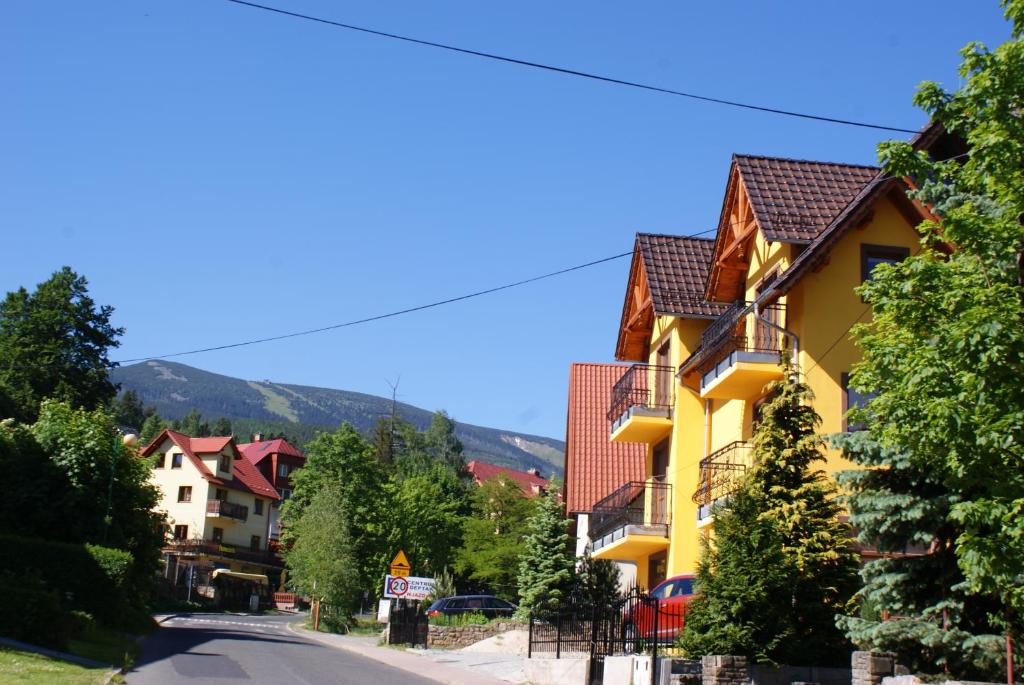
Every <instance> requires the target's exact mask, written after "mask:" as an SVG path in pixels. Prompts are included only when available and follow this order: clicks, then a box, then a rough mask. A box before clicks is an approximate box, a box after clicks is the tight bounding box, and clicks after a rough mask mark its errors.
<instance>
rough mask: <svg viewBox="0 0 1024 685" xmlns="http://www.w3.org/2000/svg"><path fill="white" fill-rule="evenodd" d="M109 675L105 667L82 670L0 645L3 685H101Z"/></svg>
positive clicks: (72, 665) (39, 655) (73, 665)
mask: <svg viewBox="0 0 1024 685" xmlns="http://www.w3.org/2000/svg"><path fill="white" fill-rule="evenodd" d="M109 672H110V669H108V668H86V667H85V666H78V665H76V664H69V663H67V662H66V661H59V660H57V659H51V658H50V657H46V656H43V655H41V654H33V653H31V652H22V651H20V650H17V649H11V648H9V647H2V646H0V682H3V683H4V685H102V683H103V682H104V681H105V680H106V676H107V674H108V673H109ZM115 682H116V679H115Z"/></svg>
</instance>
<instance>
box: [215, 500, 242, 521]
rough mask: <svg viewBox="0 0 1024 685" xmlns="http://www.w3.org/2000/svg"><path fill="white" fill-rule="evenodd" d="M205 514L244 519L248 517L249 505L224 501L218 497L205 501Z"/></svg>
mask: <svg viewBox="0 0 1024 685" xmlns="http://www.w3.org/2000/svg"><path fill="white" fill-rule="evenodd" d="M206 514H207V515H208V516H227V517H228V518H233V519H238V520H239V521H245V520H246V519H248V518H249V507H247V506H245V505H243V504H235V503H234V502H226V501H224V500H219V499H211V500H210V501H209V502H207V503H206Z"/></svg>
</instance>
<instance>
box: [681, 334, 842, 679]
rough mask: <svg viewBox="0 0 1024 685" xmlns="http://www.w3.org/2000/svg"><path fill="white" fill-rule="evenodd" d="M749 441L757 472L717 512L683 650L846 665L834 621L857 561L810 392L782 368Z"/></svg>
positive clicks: (789, 370)
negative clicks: (825, 466) (823, 466)
mask: <svg viewBox="0 0 1024 685" xmlns="http://www.w3.org/2000/svg"><path fill="white" fill-rule="evenodd" d="M782 364H783V367H784V378H783V380H780V381H776V382H774V383H771V384H770V385H769V386H768V391H769V395H770V397H771V399H770V400H769V401H768V402H767V403H766V404H765V405H764V408H763V410H762V413H761V419H760V421H759V422H758V424H757V427H756V429H755V431H754V437H753V460H754V463H753V466H752V468H751V469H750V471H749V473H748V474H747V475H746V477H745V478H743V479H742V481H741V483H740V487H739V489H738V491H737V492H736V493H734V494H733V495H732V497H731V498H730V499H729V501H728V502H727V503H724V504H723V505H720V506H718V507H716V509H715V511H714V517H715V519H714V521H715V528H714V540H713V542H708V543H706V544H705V546H704V548H703V554H702V558H701V562H700V566H699V568H698V582H697V584H698V588H699V592H700V596H699V598H698V599H697V600H695V601H694V602H693V603H692V604H691V605H690V611H689V612H688V616H687V620H686V628H685V630H684V632H683V635H682V637H681V644H682V646H683V647H684V649H685V650H686V651H687V653H689V654H691V655H703V654H738V655H743V656H748V657H751V658H754V659H756V660H758V661H763V662H774V663H788V664H809V663H813V664H819V665H821V664H842V663H845V662H846V661H847V660H848V658H849V642H848V641H847V640H846V638H845V636H844V635H843V634H842V633H841V632H840V631H839V630H838V629H837V628H836V625H835V615H836V614H837V613H839V612H840V611H841V610H842V609H843V608H844V607H845V606H846V604H847V602H848V601H849V600H850V598H851V596H852V595H853V593H854V591H855V589H856V577H857V576H856V573H857V555H856V553H855V552H854V550H853V548H852V545H851V540H850V529H849V526H847V525H846V524H844V523H842V522H841V521H840V518H839V516H840V514H841V513H842V508H841V506H840V504H839V503H838V502H837V501H836V488H835V485H834V484H833V483H832V481H830V480H829V479H828V478H827V477H826V476H825V474H824V473H823V472H822V471H821V470H820V469H817V468H815V467H816V465H817V464H818V463H820V462H822V461H824V456H823V455H822V452H821V447H822V439H821V437H820V436H819V435H818V434H817V428H818V425H819V424H820V422H821V419H820V417H819V416H818V414H817V412H815V411H814V408H813V407H812V406H811V404H810V402H811V400H812V399H813V396H812V394H811V390H810V388H809V387H808V386H807V385H806V383H803V382H802V381H800V380H799V379H798V378H797V374H796V372H795V371H794V369H793V368H792V366H791V364H790V362H789V355H788V354H784V355H783V358H782Z"/></svg>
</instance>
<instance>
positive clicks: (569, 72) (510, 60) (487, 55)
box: [227, 0, 917, 133]
mask: <svg viewBox="0 0 1024 685" xmlns="http://www.w3.org/2000/svg"><path fill="white" fill-rule="evenodd" d="M227 2H231V3H234V4H236V5H244V6H245V7H251V8H253V9H258V10H263V11H266V12H273V13H274V14H279V15H283V16H286V17H292V18H295V19H304V20H306V21H312V22H316V23H318V24H325V25H327V26H333V27H335V28H340V29H346V30H348V31H357V32H359V33H366V34H369V35H372V36H377V37H380V38H390V39H392V40H400V41H403V42H406V43H413V44H415V45H422V46H425V47H431V48H437V49H440V50H448V51H450V52H457V53H459V54H462V55H470V56H472V57H480V58H483V59H489V60H494V61H497V62H505V63H507V64H515V65H518V66H522V67H530V68H532V69H542V70H544V71H551V72H555V73H557V74H564V75H566V76H577V77H579V78H585V79H590V80H592V81H601V82H604V83H611V84H614V85H618V86H626V87H628V88H639V89H641V90H647V91H652V92H655V93H662V94H665V95H675V96H678V97H683V98H689V99H691V100H699V101H701V102H710V103H714V104H717V105H726V106H728V107H738V108H740V109H747V110H753V111H755V112H765V113H768V114H779V115H782V116H787V117H797V118H800V119H810V120H812V121H822V122H825V123H829V124H842V125H844V126H857V127H860V128H870V129H876V130H879V131H894V132H896V133H917V131H915V130H914V129H909V128H900V127H897V126H883V125H881V124H871V123H868V122H864V121H854V120H853V119H840V118H837V117H827V116H822V115H819V114H808V113H806V112H795V111H792V110H786V109H778V108H775V107H766V106H764V105H754V104H751V103H749V102H738V101H736V100H726V99H723V98H716V97H711V96H708V95H699V94H697V93H687V92H684V91H681V90H673V89H672V88H663V87H661V86H653V85H650V84H646V83H639V82H637V81H626V80H624V79H618V78H613V77H611V76H602V75H600V74H594V73H591V72H586V71H578V70H576V69H568V68H566V67H558V66H554V65H551V64H542V63H540V62H531V61H529V60H525V59H518V58H516V57H508V56H505V55H498V54H495V53H491V52H483V51H480V50H471V49H469V48H460V47H458V46H455V45H448V44H446V43H438V42H436V41H432V40H425V39H422V38H413V37H411V36H403V35H400V34H397V33H391V32H389V31H379V30H377V29H371V28H366V27H365V26H356V25H354V24H346V23H344V22H340V21H334V20H331V19H324V18H323V17H315V16H312V15H310V14H302V13H300V12H292V11H291V10H285V9H281V8H279V7H271V6H270V5H261V4H259V3H256V2H249V1H248V0H227Z"/></svg>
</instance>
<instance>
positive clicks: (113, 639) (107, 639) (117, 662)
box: [68, 626, 142, 671]
mask: <svg viewBox="0 0 1024 685" xmlns="http://www.w3.org/2000/svg"><path fill="white" fill-rule="evenodd" d="M141 649H142V648H141V647H140V646H139V643H138V642H136V641H135V640H134V639H132V638H131V637H129V636H125V635H124V634H122V633H118V632H115V631H112V630H107V629H105V628H99V627H96V626H90V627H89V628H87V629H86V630H85V632H83V633H82V634H81V635H79V636H78V637H77V638H74V639H73V640H71V641H70V643H69V644H68V651H69V652H71V653H72V654H74V655H75V656H81V657H85V658H86V659H93V660H95V661H102V662H104V663H107V664H113V665H114V666H116V667H118V668H122V669H124V670H126V671H127V670H130V669H131V667H132V666H133V665H134V664H135V660H136V659H137V658H138V656H139V652H140V651H141Z"/></svg>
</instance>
